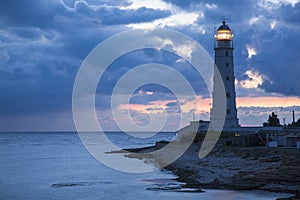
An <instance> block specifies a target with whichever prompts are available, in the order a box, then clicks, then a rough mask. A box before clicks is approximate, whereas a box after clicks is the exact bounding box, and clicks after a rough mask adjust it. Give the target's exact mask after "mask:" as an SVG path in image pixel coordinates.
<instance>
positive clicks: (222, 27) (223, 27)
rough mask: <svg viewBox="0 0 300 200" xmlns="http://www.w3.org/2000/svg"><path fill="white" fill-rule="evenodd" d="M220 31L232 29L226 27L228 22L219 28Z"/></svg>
mask: <svg viewBox="0 0 300 200" xmlns="http://www.w3.org/2000/svg"><path fill="white" fill-rule="evenodd" d="M220 30H229V31H231V29H230V28H229V26H227V25H226V22H225V21H223V25H221V26H220V27H219V28H218V31H220Z"/></svg>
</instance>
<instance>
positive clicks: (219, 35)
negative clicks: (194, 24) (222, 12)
mask: <svg viewBox="0 0 300 200" xmlns="http://www.w3.org/2000/svg"><path fill="white" fill-rule="evenodd" d="M232 38H233V34H232V33H231V29H230V28H229V27H228V26H227V25H226V24H225V21H223V25H221V26H220V27H219V28H218V30H217V31H216V33H215V40H217V41H223V40H225V41H230V40H231V39H232Z"/></svg>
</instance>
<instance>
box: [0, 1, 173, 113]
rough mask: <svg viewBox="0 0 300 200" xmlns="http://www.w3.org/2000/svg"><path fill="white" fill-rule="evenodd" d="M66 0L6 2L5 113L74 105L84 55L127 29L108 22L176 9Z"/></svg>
mask: <svg viewBox="0 0 300 200" xmlns="http://www.w3.org/2000/svg"><path fill="white" fill-rule="evenodd" d="M97 2H98V4H97ZM66 3H69V4H68V6H70V8H68V7H65V6H64V5H63V4H61V3H60V1H43V0H41V1H33V0H30V1H16V0H9V1H7V0H4V1H1V2H0V21H1V23H0V28H1V32H0V39H1V46H2V47H3V48H1V49H0V57H1V60H0V72H1V74H0V77H1V84H0V92H1V94H4V95H1V97H0V110H1V111H0V114H3V115H7V114H16V113H36V112H55V111H56V110H70V108H71V95H72V87H73V82H74V78H75V75H76V72H77V70H78V68H79V66H80V64H81V62H82V59H84V58H85V57H86V56H87V54H88V53H89V52H90V51H91V50H92V49H93V48H94V47H95V46H96V45H97V44H98V43H99V42H101V41H103V40H104V39H106V38H108V37H109V36H111V35H112V34H114V33H117V32H120V31H122V30H126V29H127V28H126V27H122V26H112V27H111V26H107V25H108V24H110V25H117V24H127V23H130V22H143V21H151V20H153V19H155V18H160V17H165V16H168V15H169V14H170V12H167V11H159V10H157V11H156V10H153V9H147V8H140V9H137V10H121V9H119V8H117V7H109V6H110V5H112V4H111V3H110V4H109V3H106V4H105V5H104V4H103V5H102V6H99V1H89V4H88V3H85V2H77V3H76V4H74V3H75V2H74V3H73V4H72V2H66ZM119 3H120V2H119ZM115 4H116V3H115ZM120 4H123V5H126V4H124V1H123V3H120ZM120 4H118V5H120ZM93 5H95V6H99V7H97V8H93Z"/></svg>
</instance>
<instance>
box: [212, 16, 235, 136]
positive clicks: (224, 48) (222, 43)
mask: <svg viewBox="0 0 300 200" xmlns="http://www.w3.org/2000/svg"><path fill="white" fill-rule="evenodd" d="M214 37H215V48H214V50H215V70H216V68H217V69H218V70H219V72H220V75H221V78H222V80H223V83H224V87H225V93H226V94H225V95H226V104H225V105H226V116H225V123H224V128H223V130H224V131H225V130H232V129H235V128H237V127H238V126H239V122H238V118H237V109H236V101H235V98H236V94H235V86H234V81H235V78H234V65H233V49H234V48H233V34H232V31H231V29H230V28H229V27H228V26H227V25H226V23H225V21H223V24H222V25H221V26H220V27H219V28H218V30H217V31H216V32H215V35H214ZM215 73H216V72H215ZM215 75H216V74H215ZM214 81H215V80H214ZM218 95H223V94H220V93H218V90H217V88H216V84H215V83H214V87H213V102H212V109H211V115H210V118H211V121H212V120H214V121H218V120H220V121H221V119H219V118H220V116H219V114H218V113H219V112H218V110H219V109H220V108H219V107H218V106H219V105H218V103H217V98H218ZM221 109H224V108H221Z"/></svg>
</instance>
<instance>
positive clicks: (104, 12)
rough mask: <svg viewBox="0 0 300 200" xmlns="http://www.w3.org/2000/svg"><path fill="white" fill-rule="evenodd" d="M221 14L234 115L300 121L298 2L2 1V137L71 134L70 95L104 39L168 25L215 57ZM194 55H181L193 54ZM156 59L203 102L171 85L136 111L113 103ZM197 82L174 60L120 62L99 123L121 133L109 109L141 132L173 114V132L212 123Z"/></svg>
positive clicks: (143, 96) (150, 55)
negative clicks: (136, 72) (230, 56)
mask: <svg viewBox="0 0 300 200" xmlns="http://www.w3.org/2000/svg"><path fill="white" fill-rule="evenodd" d="M224 17H225V19H226V21H227V22H228V24H229V26H230V27H231V28H232V29H233V31H234V36H235V37H234V45H235V51H234V56H235V58H234V60H235V61H234V62H235V78H236V81H235V83H236V92H237V106H238V117H239V119H240V124H242V125H261V124H262V122H264V121H266V119H267V117H268V114H270V112H276V113H277V114H278V116H279V118H280V119H281V122H283V118H286V121H287V122H290V121H291V110H293V109H294V110H295V111H296V115H297V118H298V117H300V107H299V106H300V99H299V97H300V84H299V81H300V57H299V52H300V40H299V36H300V20H299V19H300V1H299V0H245V1H236V0H227V1H221V0H209V1H208V0H203V1H200V0H186V1H182V0H128V1H126V0H114V1H109V0H83V1H76V0H51V1H50V0H38V1H37V0H29V1H19V0H2V1H1V2H0V94H1V95H0V131H48V130H75V128H74V122H73V117H72V90H73V85H74V80H75V77H76V74H77V71H78V69H79V67H80V65H81V63H82V62H83V60H84V59H85V58H86V56H87V55H88V54H89V52H90V51H91V50H92V49H93V48H94V47H95V46H96V45H98V44H99V43H100V42H102V41H104V40H106V39H107V38H109V37H111V36H113V35H114V34H118V33H120V32H123V31H126V30H133V29H144V28H169V29H172V30H175V31H179V32H181V33H183V34H186V35H187V36H189V37H191V38H192V39H194V40H195V41H197V42H198V43H199V44H201V45H202V46H203V47H204V48H205V50H206V51H207V52H208V53H209V54H210V55H211V56H212V57H213V43H214V41H213V31H214V27H218V26H219V25H220V24H221V22H222V20H223V18H224ZM188 50H189V49H185V52H187V51H188ZM150 62H152V63H153V62H155V63H161V64H165V65H168V66H172V67H173V68H174V69H176V70H178V71H180V72H181V73H182V74H183V75H184V76H185V77H187V79H189V80H190V82H191V84H192V85H193V86H194V87H195V88H196V89H195V90H196V94H197V99H196V100H195V99H177V98H176V96H175V95H174V94H173V93H172V92H171V91H170V90H169V89H168V88H166V87H162V86H159V85H153V84H152V85H151V84H148V85H145V86H144V87H140V88H138V89H137V90H136V91H135V93H134V94H133V96H132V99H131V101H130V105H124V104H122V105H118V106H116V107H112V106H111V104H110V101H111V94H112V91H113V88H114V86H115V84H116V82H117V80H118V79H120V78H121V77H122V75H124V74H125V73H126V72H127V71H128V70H130V69H131V68H133V67H134V66H137V65H141V64H146V63H150ZM210 101H211V100H210V99H209V97H208V95H207V88H205V84H203V79H201V76H198V75H197V74H195V70H193V68H192V67H191V66H190V65H189V64H188V63H187V62H185V61H184V60H182V59H181V58H180V57H179V56H178V55H172V54H169V53H167V52H161V51H159V50H155V49H152V50H151V49H148V50H140V51H136V52H131V53H129V54H128V55H123V56H122V57H120V58H119V59H118V60H116V61H115V62H114V63H113V64H112V66H110V70H108V72H107V73H106V75H105V77H104V78H103V80H102V82H100V83H99V86H98V89H97V94H96V110H97V115H98V120H99V121H100V123H101V124H102V126H103V127H104V129H107V130H117V128H116V127H117V125H116V123H115V120H114V117H113V115H112V113H111V110H113V109H117V110H119V111H123V110H124V112H125V110H127V109H129V110H130V114H131V115H130V116H131V119H132V120H133V121H134V122H135V123H137V124H139V125H141V126H146V125H147V124H148V123H149V120H150V115H151V116H157V117H161V116H164V115H165V114H166V113H167V115H168V117H167V119H168V121H167V124H166V126H165V130H176V129H178V128H180V127H178V126H179V125H178V120H180V119H179V117H180V116H183V117H184V118H183V119H184V124H188V122H189V120H192V118H193V114H192V113H193V110H195V105H196V104H198V105H200V109H196V110H195V111H194V112H196V114H199V115H200V117H201V119H204V120H208V119H209V109H210Z"/></svg>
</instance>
